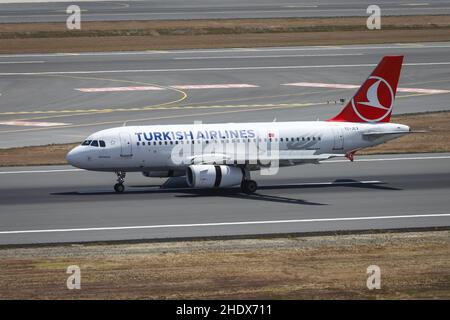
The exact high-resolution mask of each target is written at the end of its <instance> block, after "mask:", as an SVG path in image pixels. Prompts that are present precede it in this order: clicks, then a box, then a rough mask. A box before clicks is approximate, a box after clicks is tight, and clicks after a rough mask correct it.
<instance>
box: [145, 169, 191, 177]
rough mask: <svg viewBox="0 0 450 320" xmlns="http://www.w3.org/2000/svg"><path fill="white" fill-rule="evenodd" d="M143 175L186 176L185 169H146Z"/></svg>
mask: <svg viewBox="0 0 450 320" xmlns="http://www.w3.org/2000/svg"><path fill="white" fill-rule="evenodd" d="M142 175H143V176H144V177H147V178H167V177H181V176H184V172H183V171H174V170H168V171H144V172H142Z"/></svg>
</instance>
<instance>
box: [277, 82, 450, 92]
mask: <svg viewBox="0 0 450 320" xmlns="http://www.w3.org/2000/svg"><path fill="white" fill-rule="evenodd" d="M282 85H283V86H293V87H307V88H332V89H357V88H359V87H360V86H359V85H354V84H342V83H318V82H294V83H283V84H282ZM397 91H398V92H410V93H411V92H412V93H428V94H439V93H450V90H444V89H423V88H397Z"/></svg>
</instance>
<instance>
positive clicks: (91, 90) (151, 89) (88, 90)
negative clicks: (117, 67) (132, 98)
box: [75, 86, 165, 92]
mask: <svg viewBox="0 0 450 320" xmlns="http://www.w3.org/2000/svg"><path fill="white" fill-rule="evenodd" d="M75 90H77V91H81V92H122V91H154V90H155V91H156V90H165V88H161V87H153V86H145V87H109V88H77V89H75Z"/></svg>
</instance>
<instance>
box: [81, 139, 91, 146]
mask: <svg viewBox="0 0 450 320" xmlns="http://www.w3.org/2000/svg"><path fill="white" fill-rule="evenodd" d="M91 142H92V140H84V141H83V143H82V144H81V145H82V146H88V145H90V144H91Z"/></svg>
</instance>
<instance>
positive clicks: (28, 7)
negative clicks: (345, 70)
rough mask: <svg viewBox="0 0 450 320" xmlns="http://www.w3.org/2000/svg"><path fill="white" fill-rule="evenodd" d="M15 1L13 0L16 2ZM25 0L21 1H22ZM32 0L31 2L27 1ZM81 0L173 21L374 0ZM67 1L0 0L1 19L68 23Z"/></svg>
mask: <svg viewBox="0 0 450 320" xmlns="http://www.w3.org/2000/svg"><path fill="white" fill-rule="evenodd" d="M13 2H14V1H13ZM18 2H20V1H18ZM27 2H29V1H27ZM70 4H76V5H79V6H80V8H81V10H82V19H83V21H120V20H173V19H177V20H178V19H188V20H189V19H231V18H236V19H242V18H290V17H344V16H368V14H367V13H366V10H367V7H368V6H369V5H372V4H374V3H373V1H369V0H364V1H356V0H346V1H345V2H339V3H338V2H336V1H326V0H318V1H314V2H310V1H301V2H300V1H292V0H279V1H276V3H275V2H274V1H270V0H257V1H238V0H226V1H224V0H212V1H211V0H196V1H184V0H166V1H162V0H159V1H126V0H123V1H89V2H76V1H74V2H72V1H71V2H70ZM376 4H377V5H378V6H379V7H380V8H381V12H382V14H383V15H384V16H388V15H427V14H449V13H450V5H449V3H448V2H447V1H442V0H428V1H426V2H423V1H422V2H418V1H410V0H406V1H405V0H403V1H390V0H383V1H377V2H376ZM68 5H69V4H68V3H67V2H58V1H56V2H55V1H54V0H53V1H51V2H50V3H5V4H0V21H1V22H2V23H17V22H65V21H66V19H67V16H68V15H67V14H66V13H65V12H66V8H67V6H68Z"/></svg>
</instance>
